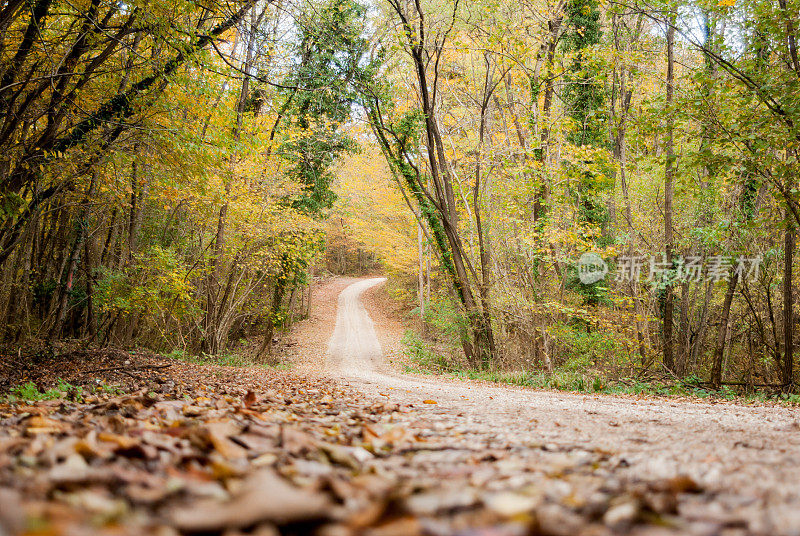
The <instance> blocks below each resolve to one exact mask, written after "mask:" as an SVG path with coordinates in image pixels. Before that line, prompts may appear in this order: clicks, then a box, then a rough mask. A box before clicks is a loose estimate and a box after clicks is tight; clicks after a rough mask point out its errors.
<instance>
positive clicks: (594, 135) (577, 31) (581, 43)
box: [562, 0, 606, 147]
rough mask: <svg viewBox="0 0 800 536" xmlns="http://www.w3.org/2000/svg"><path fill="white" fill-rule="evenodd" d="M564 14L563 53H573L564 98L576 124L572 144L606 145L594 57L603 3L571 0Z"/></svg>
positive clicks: (600, 83)
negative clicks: (593, 51) (593, 48)
mask: <svg viewBox="0 0 800 536" xmlns="http://www.w3.org/2000/svg"><path fill="white" fill-rule="evenodd" d="M564 12H565V21H564V25H565V26H566V31H565V33H564V36H563V38H562V43H563V48H564V50H565V51H566V52H570V53H572V54H573V59H572V64H571V65H570V68H569V71H568V73H567V75H566V81H567V85H566V87H565V88H564V95H563V99H564V102H565V103H566V104H567V111H568V113H569V115H570V117H571V118H572V119H573V121H574V122H575V125H576V130H575V131H574V132H573V133H571V134H570V136H569V141H570V143H572V144H574V145H577V146H584V145H592V146H596V147H599V146H603V145H605V144H606V141H605V139H604V137H605V129H604V122H605V119H604V116H603V112H602V111H601V108H602V106H603V104H604V102H605V93H604V91H605V90H604V88H603V81H602V78H601V76H600V73H601V70H600V68H599V66H598V65H597V64H596V63H594V62H593V59H592V57H591V54H592V50H591V49H592V47H595V46H596V45H597V44H598V43H600V38H601V37H602V32H601V30H600V2H599V1H598V0H569V1H568V2H567V3H566V6H565V7H564Z"/></svg>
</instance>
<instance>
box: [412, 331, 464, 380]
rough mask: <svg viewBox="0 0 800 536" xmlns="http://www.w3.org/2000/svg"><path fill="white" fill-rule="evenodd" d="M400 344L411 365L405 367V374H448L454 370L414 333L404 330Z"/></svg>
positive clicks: (448, 361)
mask: <svg viewBox="0 0 800 536" xmlns="http://www.w3.org/2000/svg"><path fill="white" fill-rule="evenodd" d="M401 342H402V344H403V345H405V348H404V349H403V353H404V354H405V356H406V357H407V358H408V359H409V360H410V361H411V363H413V366H407V367H406V371H407V372H417V371H421V372H438V373H441V372H449V371H452V370H454V365H453V363H451V361H450V360H449V359H448V358H447V357H445V356H443V355H441V354H439V353H437V352H436V351H435V350H433V349H431V348H430V347H429V346H428V345H427V344H426V343H425V341H424V340H422V338H421V337H420V336H419V335H418V334H417V333H416V332H414V331H412V330H406V332H405V334H404V335H403V339H402V341H401Z"/></svg>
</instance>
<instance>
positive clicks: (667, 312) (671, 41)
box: [663, 14, 675, 371]
mask: <svg viewBox="0 0 800 536" xmlns="http://www.w3.org/2000/svg"><path fill="white" fill-rule="evenodd" d="M674 18H675V15H674V14H672V15H670V18H669V20H668V21H667V98H666V107H667V143H666V156H667V158H666V168H665V170H664V244H665V246H664V249H665V255H666V261H667V265H668V266H672V261H673V258H672V255H673V252H672V250H673V237H672V193H673V176H674V174H675V147H674V145H675V132H674V131H675V119H674V116H673V114H672V111H671V110H670V108H671V107H672V104H673V101H674V91H675V87H674V84H675V58H674V52H675V26H674V24H673V23H674ZM672 313H673V296H672V283H671V281H669V282H667V285H666V287H665V289H664V328H663V329H664V363H663V364H664V368H665V369H667V370H669V371H674V370H675V356H674V353H673V352H674V348H673V340H672Z"/></svg>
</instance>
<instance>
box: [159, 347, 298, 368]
mask: <svg viewBox="0 0 800 536" xmlns="http://www.w3.org/2000/svg"><path fill="white" fill-rule="evenodd" d="M164 357H167V358H169V359H177V360H179V361H185V362H187V363H194V364H196V365H218V366H221V367H263V368H269V369H275V370H290V369H291V368H292V365H291V363H276V364H267V363H260V362H258V361H256V360H255V359H253V358H252V357H250V356H245V355H241V354H237V353H226V354H220V355H209V354H200V355H192V354H188V353H186V352H185V351H184V350H181V349H176V350H173V351H172V352H170V353H168V354H166V355H165V356H164Z"/></svg>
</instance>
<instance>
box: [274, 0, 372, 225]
mask: <svg viewBox="0 0 800 536" xmlns="http://www.w3.org/2000/svg"><path fill="white" fill-rule="evenodd" d="M365 12H366V8H365V7H364V6H362V5H361V4H359V3H358V2H355V1H353V0H324V1H322V2H317V1H314V0H306V2H305V3H304V4H303V6H302V8H301V15H300V17H298V19H297V23H298V29H299V32H298V37H297V42H296V43H295V44H294V46H293V47H292V48H293V49H292V52H293V53H294V55H295V57H296V61H297V63H296V64H295V65H294V66H293V68H292V70H291V75H290V76H289V77H288V78H287V79H286V80H285V82H284V85H285V86H286V87H291V88H292V89H289V90H286V91H285V92H284V96H283V97H284V105H283V114H286V115H288V116H289V117H290V120H289V121H288V122H287V123H288V126H289V128H293V129H297V130H298V131H299V134H297V135H294V136H292V137H290V138H289V140H287V141H286V142H285V143H283V145H282V146H281V147H280V149H279V151H280V153H281V154H283V155H284V156H285V157H286V158H287V159H288V160H289V161H290V162H291V163H292V164H291V167H290V169H289V174H290V176H292V177H293V178H294V179H296V180H298V181H299V182H300V183H301V184H303V185H304V189H303V191H302V192H301V193H300V194H299V195H297V196H295V198H294V199H293V200H292V204H293V206H294V207H296V208H299V209H301V210H304V211H306V212H309V213H312V214H319V213H321V212H322V211H323V210H325V209H328V208H330V207H331V206H332V205H333V202H334V201H335V195H334V193H333V192H332V191H331V189H330V186H331V183H332V181H333V174H332V172H331V166H332V165H333V163H334V162H335V161H336V160H337V159H338V158H339V157H340V156H342V155H344V154H347V153H351V152H353V151H355V150H356V148H357V145H356V143H355V141H354V140H353V139H351V138H350V137H349V136H347V135H346V134H343V133H342V132H341V131H340V127H341V126H342V124H343V123H344V122H345V121H347V120H348V119H349V118H350V112H351V107H352V105H353V103H354V102H355V101H356V99H357V96H356V93H355V90H354V88H353V85H352V83H350V81H351V80H353V79H358V78H360V77H361V76H363V74H362V73H361V72H360V71H363V70H364V69H365V67H364V65H363V63H364V57H365V55H366V54H367V51H368V49H369V43H368V41H367V40H366V39H365V37H364V36H363V35H362V34H363V33H364V22H365V21H364V14H365Z"/></svg>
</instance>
